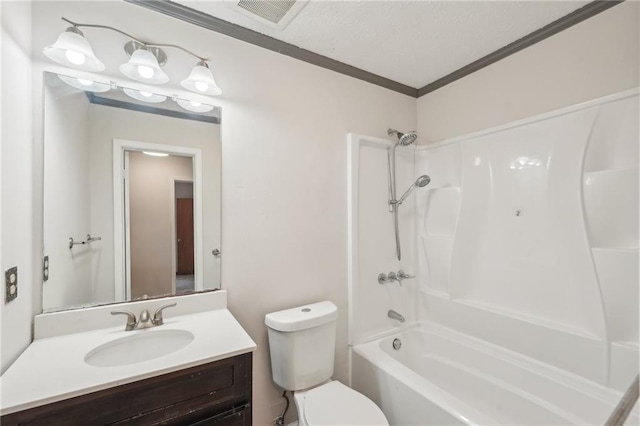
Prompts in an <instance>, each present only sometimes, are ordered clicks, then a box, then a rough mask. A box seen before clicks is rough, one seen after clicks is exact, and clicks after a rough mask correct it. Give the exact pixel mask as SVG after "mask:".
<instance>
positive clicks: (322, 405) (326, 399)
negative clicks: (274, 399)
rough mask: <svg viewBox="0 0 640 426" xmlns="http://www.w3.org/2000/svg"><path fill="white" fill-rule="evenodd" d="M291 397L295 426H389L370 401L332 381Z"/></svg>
mask: <svg viewBox="0 0 640 426" xmlns="http://www.w3.org/2000/svg"><path fill="white" fill-rule="evenodd" d="M293 398H294V401H295V404H296V408H297V410H298V426H320V425H322V426H331V425H333V426H347V425H348V426H358V425H362V426H365V425H366V426H389V422H387V419H386V417H385V416H384V414H383V413H382V410H380V408H378V406H377V405H376V404H375V403H374V402H373V401H371V400H370V399H369V398H367V397H366V396H364V395H362V394H361V393H360V392H357V391H355V390H353V389H351V388H350V387H347V386H345V385H343V384H342V383H340V382H338V381H336V380H333V381H330V382H328V383H325V384H323V385H320V386H317V387H315V388H311V389H307V390H304V391H297V392H294V394H293Z"/></svg>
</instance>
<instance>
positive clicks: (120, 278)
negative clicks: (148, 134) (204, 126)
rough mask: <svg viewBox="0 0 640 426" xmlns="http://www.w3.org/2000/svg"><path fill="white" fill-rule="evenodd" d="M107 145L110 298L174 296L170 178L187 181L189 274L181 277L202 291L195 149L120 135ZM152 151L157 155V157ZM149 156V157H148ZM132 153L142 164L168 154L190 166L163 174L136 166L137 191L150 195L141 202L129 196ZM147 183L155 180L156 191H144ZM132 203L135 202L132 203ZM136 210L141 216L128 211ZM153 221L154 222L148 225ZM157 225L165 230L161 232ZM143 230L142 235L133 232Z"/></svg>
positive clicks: (163, 158)
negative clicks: (109, 149) (112, 287)
mask: <svg viewBox="0 0 640 426" xmlns="http://www.w3.org/2000/svg"><path fill="white" fill-rule="evenodd" d="M113 144H114V146H113V151H114V156H113V162H114V163H113V179H114V185H113V189H114V194H113V195H114V198H113V206H114V248H115V256H114V269H115V275H114V285H115V299H116V300H133V299H136V298H140V297H145V296H148V297H153V296H154V295H165V294H175V290H176V277H177V266H178V265H177V263H178V262H177V252H178V249H177V238H176V236H177V226H176V220H177V219H176V209H177V203H176V202H175V199H176V190H175V181H179V182H180V181H182V182H188V183H189V185H190V191H191V193H190V198H191V201H190V203H189V204H190V211H191V229H192V231H191V233H190V234H189V235H188V236H186V237H185V238H187V239H190V240H191V242H190V244H189V245H190V246H191V250H192V253H191V255H189V254H187V256H188V258H189V259H190V261H189V262H187V263H189V264H191V266H190V268H189V269H187V271H186V272H191V273H190V274H185V275H191V277H188V280H187V281H188V286H189V287H188V288H189V289H193V291H200V290H202V289H203V264H202V261H201V259H202V254H203V247H202V246H203V241H202V240H203V239H202V153H201V151H200V149H196V148H187V147H182V146H174V145H164V144H153V143H147V142H138V141H127V140H122V139H114V141H113ZM158 154H162V155H160V156H158ZM154 156H155V159H153V158H152V157H154ZM133 157H138V158H146V160H147V162H150V161H151V160H152V159H153V162H157V163H158V164H160V163H162V162H166V161H170V159H171V158H176V159H178V158H182V159H183V160H186V161H187V162H188V163H189V164H190V168H189V171H186V170H183V171H180V170H178V171H177V173H176V171H175V170H174V171H173V172H171V173H170V174H168V175H166V174H165V175H159V174H158V175H155V174H154V173H153V172H152V171H151V169H145V170H142V169H139V168H138V170H140V171H141V173H139V174H140V176H141V180H140V182H142V183H143V184H144V185H145V187H144V188H143V189H142V190H140V191H138V194H144V195H145V196H153V200H148V201H145V200H143V198H142V197H137V196H133V197H131V195H134V194H132V191H133V190H134V187H132V184H133V186H136V184H135V176H134V175H135V174H136V172H135V168H132V167H131V164H130V160H131V158H133ZM176 176H179V177H176ZM152 182H155V183H157V184H158V186H156V187H155V188H157V191H160V192H155V191H156V190H153V191H152V190H150V189H149V188H150V187H148V186H147V185H149V184H151V183H152ZM154 194H156V195H154ZM181 198H185V197H181ZM162 200H166V201H162ZM152 201H153V202H152ZM156 201H158V202H162V203H165V202H166V208H165V207H161V206H158V207H154V204H153V203H154V202H156ZM133 202H135V203H136V205H133ZM136 209H144V211H142V214H136V215H137V217H138V218H139V219H138V220H135V218H132V217H131V213H132V212H133V211H134V210H136ZM165 215H166V216H165ZM154 221H155V222H157V223H158V224H159V225H155V224H153V223H152V222H154ZM136 223H137V224H138V225H136ZM152 225H153V226H152ZM162 229H166V231H161V230H162ZM143 233H144V235H139V234H143ZM165 235H166V237H165ZM142 245H144V247H143V248H140V247H139V246H142ZM118 248H120V249H118ZM136 253H139V254H136ZM141 259H142V260H145V259H146V260H148V262H147V263H144V262H143V263H141V262H138V260H141ZM146 260H145V262H146ZM152 262H153V263H152ZM140 265H142V266H140ZM139 266H140V267H139ZM138 283H142V284H143V285H142V286H141V285H138Z"/></svg>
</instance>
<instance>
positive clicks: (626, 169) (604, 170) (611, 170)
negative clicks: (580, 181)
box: [584, 168, 638, 177]
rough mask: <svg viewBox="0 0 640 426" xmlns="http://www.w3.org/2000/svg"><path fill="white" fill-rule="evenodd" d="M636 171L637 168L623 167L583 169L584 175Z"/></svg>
mask: <svg viewBox="0 0 640 426" xmlns="http://www.w3.org/2000/svg"><path fill="white" fill-rule="evenodd" d="M634 172H636V173H637V172H638V168H624V169H600V170H585V171H584V176H585V177H587V176H597V175H603V174H608V173H611V174H617V173H634Z"/></svg>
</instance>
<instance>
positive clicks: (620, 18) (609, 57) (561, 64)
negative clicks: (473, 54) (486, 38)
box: [418, 1, 640, 144]
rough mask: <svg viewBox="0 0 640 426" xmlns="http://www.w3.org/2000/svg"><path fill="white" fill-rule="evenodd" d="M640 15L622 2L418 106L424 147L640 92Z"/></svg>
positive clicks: (638, 9) (639, 6) (636, 5)
mask: <svg viewBox="0 0 640 426" xmlns="http://www.w3.org/2000/svg"><path fill="white" fill-rule="evenodd" d="M639 14H640V3H639V2H636V1H627V2H624V3H622V4H620V5H618V6H615V7H613V8H611V9H609V10H607V11H605V12H603V13H601V14H599V15H596V16H594V17H592V18H590V19H587V20H586V21H583V22H581V23H579V24H577V25H575V26H573V27H571V28H569V29H567V30H565V31H562V32H560V33H558V34H556V35H554V36H552V37H550V38H548V39H546V40H544V41H542V42H540V43H537V44H535V45H533V46H531V47H528V48H526V49H524V50H522V51H520V52H518V53H516V54H514V55H511V56H509V57H508V58H505V59H503V60H501V61H499V62H496V63H495V64H492V65H490V66H488V67H486V68H483V69H481V70H480V71H477V72H475V73H473V74H470V75H468V76H466V77H463V78H462V79H460V80H457V81H455V82H454V83H451V84H449V85H447V86H444V87H442V88H440V89H438V90H436V91H434V92H432V93H429V94H427V95H425V96H423V97H421V98H419V99H418V131H419V134H420V139H419V142H420V143H423V144H424V143H433V142H437V141H441V140H445V139H449V138H452V137H455V136H459V135H464V134H467V133H471V132H474V131H477V130H482V129H486V128H489V127H493V126H497V125H499V124H503V123H508V122H510V121H514V120H518V119H521V118H526V117H530V116H532V115H536V114H541V113H543V112H546V111H552V110H554V109H558V108H562V107H564V106H568V105H573V104H577V103H580V102H583V101H587V100H590V99H594V98H598V97H602V96H605V95H609V94H612V93H616V92H619V91H622V90H625V89H630V88H633V87H637V86H638V85H639V72H640V71H639V59H638V58H639V52H640V41H639V40H640V34H639V26H638V20H639Z"/></svg>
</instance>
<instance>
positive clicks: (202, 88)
mask: <svg viewBox="0 0 640 426" xmlns="http://www.w3.org/2000/svg"><path fill="white" fill-rule="evenodd" d="M194 85H195V86H196V89H198V90H199V91H201V92H206V91H207V90H208V89H209V85H208V84H207V83H205V82H204V81H196V82H195V84H194Z"/></svg>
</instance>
